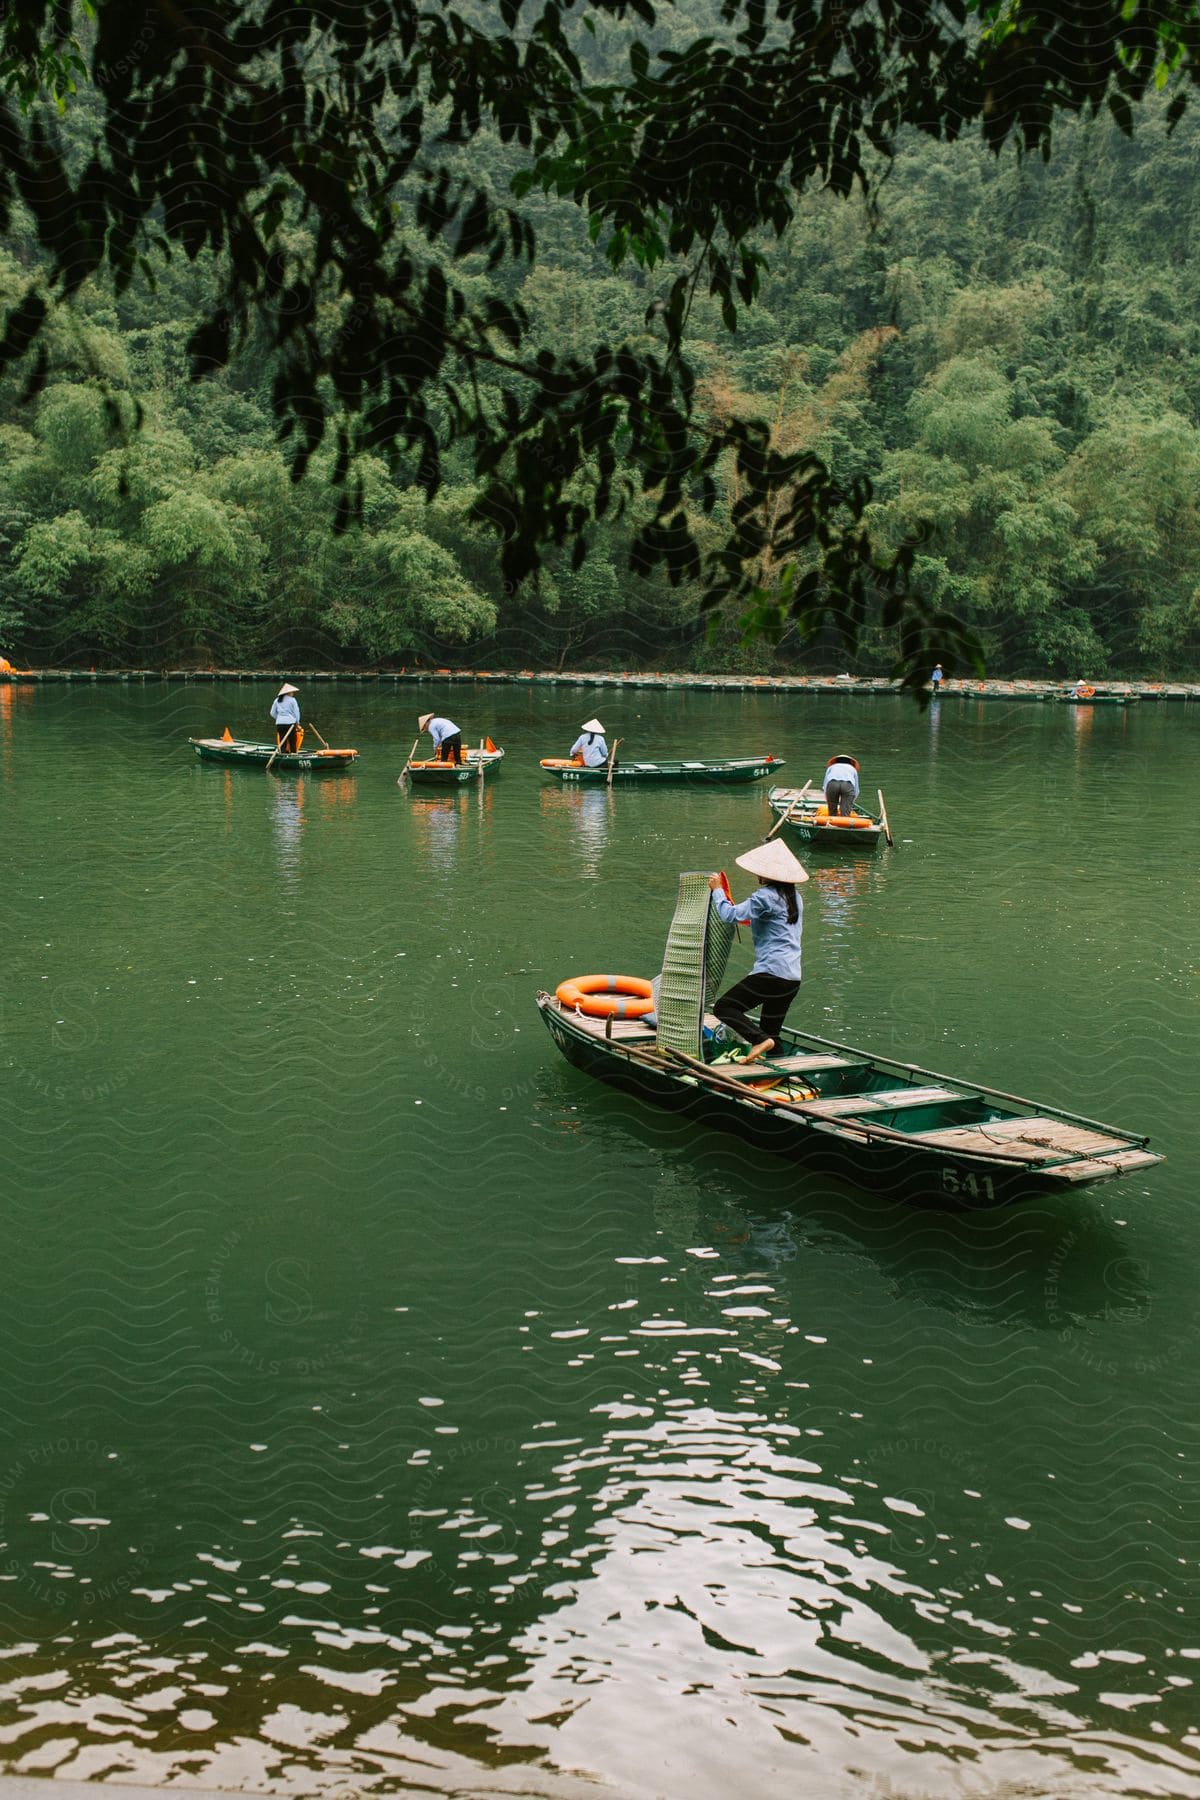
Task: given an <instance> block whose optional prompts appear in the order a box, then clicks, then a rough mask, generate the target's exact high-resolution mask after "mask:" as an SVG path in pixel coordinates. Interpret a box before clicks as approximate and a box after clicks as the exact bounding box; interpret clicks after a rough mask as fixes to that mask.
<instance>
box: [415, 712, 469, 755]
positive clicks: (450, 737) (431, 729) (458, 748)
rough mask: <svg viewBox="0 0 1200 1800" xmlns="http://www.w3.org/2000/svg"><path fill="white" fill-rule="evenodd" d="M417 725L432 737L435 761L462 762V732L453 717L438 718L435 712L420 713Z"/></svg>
mask: <svg viewBox="0 0 1200 1800" xmlns="http://www.w3.org/2000/svg"><path fill="white" fill-rule="evenodd" d="M417 725H418V727H419V728H420V729H421V730H422V731H427V732H428V733H429V735H430V737H431V738H432V739H433V752H434V761H435V762H448V763H459V764H461V763H462V759H463V758H462V732H461V731H460V730H459V728H458V726H457V725H456V724H455V723H454V720H453V719H439V718H438V717H437V715H436V713H422V714H421V716H420V718H419V719H418V720H417Z"/></svg>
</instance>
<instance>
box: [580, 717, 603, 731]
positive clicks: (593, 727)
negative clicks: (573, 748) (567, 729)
mask: <svg viewBox="0 0 1200 1800" xmlns="http://www.w3.org/2000/svg"><path fill="white" fill-rule="evenodd" d="M579 729H580V731H599V732H603V730H604V727H603V725H602V724H601V723H600V721H599V719H587V720H585V721H584V723H583V724H582V725H581V726H580V727H579Z"/></svg>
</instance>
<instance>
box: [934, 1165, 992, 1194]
mask: <svg viewBox="0 0 1200 1800" xmlns="http://www.w3.org/2000/svg"><path fill="white" fill-rule="evenodd" d="M942 1186H943V1187H944V1188H945V1190H946V1192H947V1193H948V1194H966V1195H968V1196H969V1198H970V1199H972V1200H978V1199H979V1198H980V1197H982V1198H983V1199H984V1200H994V1199H995V1198H996V1185H995V1183H994V1182H993V1180H992V1178H991V1176H990V1175H972V1174H966V1175H964V1174H963V1172H962V1170H961V1169H956V1168H954V1167H953V1166H952V1165H951V1164H950V1163H947V1165H946V1167H945V1168H944V1169H943V1170H942Z"/></svg>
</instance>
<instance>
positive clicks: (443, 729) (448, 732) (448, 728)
mask: <svg viewBox="0 0 1200 1800" xmlns="http://www.w3.org/2000/svg"><path fill="white" fill-rule="evenodd" d="M425 729H426V731H427V732H428V733H429V735H430V737H431V738H432V739H433V747H434V749H435V750H440V749H441V746H442V739H443V738H448V737H453V736H454V734H455V732H456V731H457V730H458V726H457V725H456V724H455V723H454V721H453V719H430V721H429V723H428V725H427V726H426V727H425Z"/></svg>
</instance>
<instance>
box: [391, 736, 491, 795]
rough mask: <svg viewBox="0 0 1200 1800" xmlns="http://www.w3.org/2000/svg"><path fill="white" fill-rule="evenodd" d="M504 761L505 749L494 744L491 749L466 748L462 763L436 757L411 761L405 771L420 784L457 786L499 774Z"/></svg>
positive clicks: (425, 785) (406, 764)
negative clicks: (439, 759)
mask: <svg viewBox="0 0 1200 1800" xmlns="http://www.w3.org/2000/svg"><path fill="white" fill-rule="evenodd" d="M503 761H504V752H503V750H497V749H496V747H495V745H493V746H492V748H491V749H484V750H464V751H463V760H462V761H461V762H460V763H452V762H439V761H438V760H437V759H436V758H435V757H430V758H429V759H428V761H421V762H412V761H409V762H407V763H405V765H404V773H405V774H406V775H407V776H408V778H409V780H410V781H415V782H416V783H417V784H418V786H423V787H457V786H458V785H459V784H460V783H461V782H464V781H479V780H480V779H481V778H482V779H486V778H487V776H488V775H489V774H498V773H499V767H500V764H501V763H502V762H503Z"/></svg>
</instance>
